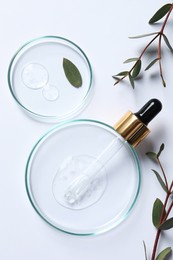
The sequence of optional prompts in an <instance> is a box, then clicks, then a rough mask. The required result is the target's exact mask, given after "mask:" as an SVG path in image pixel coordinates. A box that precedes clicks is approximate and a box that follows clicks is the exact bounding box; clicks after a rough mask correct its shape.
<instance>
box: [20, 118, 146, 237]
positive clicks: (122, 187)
mask: <svg viewBox="0 0 173 260" xmlns="http://www.w3.org/2000/svg"><path fill="white" fill-rule="evenodd" d="M114 140H118V142H120V143H121V149H118V150H119V151H118V152H116V154H115V155H114V156H112V157H111V159H109V160H108V162H107V163H105V161H104V160H103V159H102V158H103V156H102V154H103V151H104V153H105V151H106V149H107V147H109V144H110V143H111V142H112V141H114ZM108 156H109V154H108ZM90 166H92V167H91V168H92V170H93V169H94V175H93V176H94V177H93V178H92V179H90V182H89V185H88V184H87V185H88V186H87V189H86V190H85V192H84V193H83V194H82V196H81V197H79V198H78V199H77V200H75V202H74V201H71V200H69V191H70V192H73V191H74V188H76V183H77V185H78V184H79V183H78V180H79V179H80V178H81V175H83V174H84V173H85V174H86V169H88V167H90ZM91 168H90V172H91ZM98 169H99V171H98ZM96 171H97V173H98V174H95V172H96ZM85 174H84V176H86V175H85ZM80 180H81V179H80ZM140 180H141V174H140V165H139V160H138V157H137V155H136V152H135V151H134V149H133V148H132V147H131V146H130V145H129V144H128V143H127V142H125V141H124V139H122V137H121V136H120V135H119V134H118V133H117V132H116V131H115V130H114V128H112V127H110V126H109V125H106V124H104V123H102V122H99V121H93V120H73V121H69V122H66V123H62V124H59V125H58V126H56V127H54V128H53V129H52V130H50V131H49V132H48V133H47V134H45V135H44V136H43V137H42V138H41V139H40V140H39V141H38V142H37V143H36V145H35V146H34V148H33V150H32V151H31V154H30V156H29V158H28V162H27V166H26V176H25V181H26V190H27V194H28V197H29V199H30V202H31V204H32V206H33V207H34V209H35V210H36V212H37V213H38V214H39V215H40V216H41V217H42V219H43V220H45V221H46V222H47V223H49V224H50V225H51V226H53V227H55V228H57V229H58V230H61V231H63V232H66V233H69V234H73V235H96V234H100V233H104V232H106V231H108V230H110V229H112V228H114V227H115V226H117V225H118V224H120V223H121V222H122V221H123V220H125V219H126V218H127V216H128V215H129V213H130V212H131V210H132V208H133V206H134V204H135V202H136V199H137V196H138V193H139V188H140ZM85 188H86V183H85V181H84V185H83V182H82V183H81V182H80V187H79V186H77V190H76V191H77V192H81V191H82V192H83V191H84V189H85ZM78 194H79V193H78Z"/></svg>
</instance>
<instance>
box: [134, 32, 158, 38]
mask: <svg viewBox="0 0 173 260" xmlns="http://www.w3.org/2000/svg"><path fill="white" fill-rule="evenodd" d="M155 34H158V32H154V33H147V34H141V35H136V36H130V37H129V39H139V38H144V37H148V36H151V35H155Z"/></svg>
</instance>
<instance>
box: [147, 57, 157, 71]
mask: <svg viewBox="0 0 173 260" xmlns="http://www.w3.org/2000/svg"><path fill="white" fill-rule="evenodd" d="M158 60H159V58H156V59H154V60H153V61H152V62H150V64H149V65H148V66H147V67H146V69H145V71H146V70H149V69H150V68H151V67H152V66H153V65H154V64H155V63H156V62H157V61H158Z"/></svg>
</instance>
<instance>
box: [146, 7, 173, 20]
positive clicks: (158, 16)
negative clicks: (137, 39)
mask: <svg viewBox="0 0 173 260" xmlns="http://www.w3.org/2000/svg"><path fill="white" fill-rule="evenodd" d="M170 8H171V4H166V5H164V6H162V7H161V8H160V9H159V10H158V11H157V12H156V13H155V14H154V15H153V17H152V18H151V19H150V20H149V24H154V23H156V22H157V21H159V20H160V19H162V18H163V17H164V16H165V15H166V14H167V13H168V12H169V10H170Z"/></svg>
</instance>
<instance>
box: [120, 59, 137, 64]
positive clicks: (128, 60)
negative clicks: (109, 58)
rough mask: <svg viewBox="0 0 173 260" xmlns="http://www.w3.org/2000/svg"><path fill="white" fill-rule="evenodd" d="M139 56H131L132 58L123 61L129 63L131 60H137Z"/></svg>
mask: <svg viewBox="0 0 173 260" xmlns="http://www.w3.org/2000/svg"><path fill="white" fill-rule="evenodd" d="M137 60H138V58H130V59H127V60H125V61H124V62H123V63H129V62H133V61H137Z"/></svg>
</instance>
